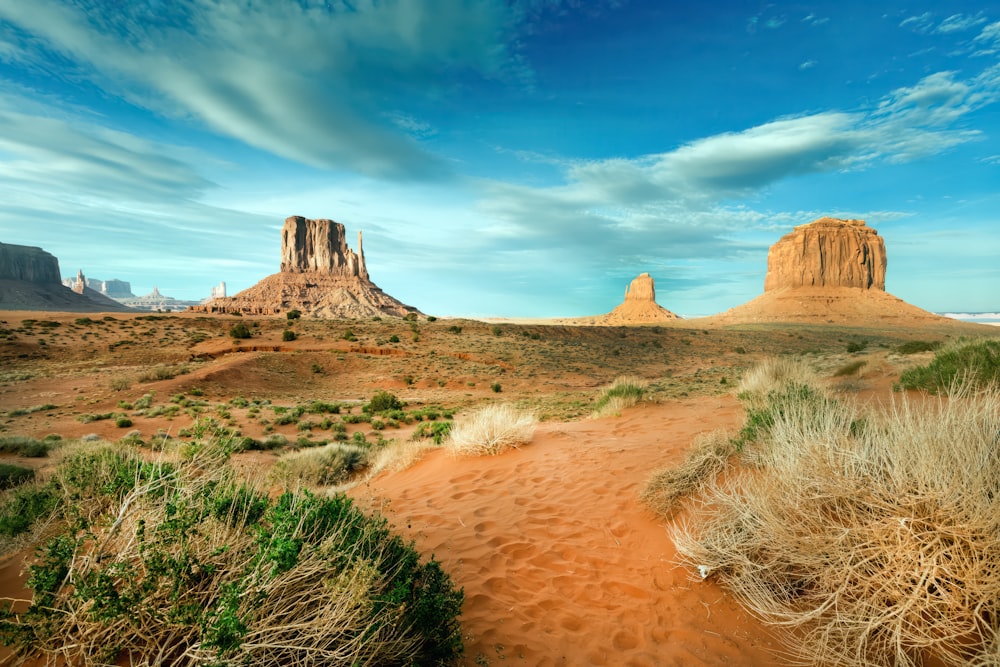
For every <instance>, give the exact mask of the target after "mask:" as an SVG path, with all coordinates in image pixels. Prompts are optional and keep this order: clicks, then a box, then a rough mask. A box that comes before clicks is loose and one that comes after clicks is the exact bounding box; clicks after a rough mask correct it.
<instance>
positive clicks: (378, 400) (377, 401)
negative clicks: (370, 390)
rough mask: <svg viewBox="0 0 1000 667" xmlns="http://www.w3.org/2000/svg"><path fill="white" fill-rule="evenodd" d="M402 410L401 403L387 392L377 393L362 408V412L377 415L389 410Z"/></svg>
mask: <svg viewBox="0 0 1000 667" xmlns="http://www.w3.org/2000/svg"><path fill="white" fill-rule="evenodd" d="M402 408H403V402H402V401H401V400H399V398H397V397H396V396H395V395H394V394H390V393H389V392H387V391H379V392H376V393H375V395H374V396H372V398H371V400H370V401H369V402H368V403H367V405H365V406H364V411H365V412H368V413H371V414H378V413H381V412H386V411H389V410H401V409H402Z"/></svg>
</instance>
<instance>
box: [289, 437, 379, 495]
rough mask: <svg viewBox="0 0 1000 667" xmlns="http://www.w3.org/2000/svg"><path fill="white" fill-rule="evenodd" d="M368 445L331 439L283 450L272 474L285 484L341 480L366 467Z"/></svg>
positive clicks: (337, 481)
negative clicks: (306, 447) (320, 443)
mask: <svg viewBox="0 0 1000 667" xmlns="http://www.w3.org/2000/svg"><path fill="white" fill-rule="evenodd" d="M368 463H369V458H368V448H367V447H359V446H357V445H349V444H343V443H339V442H335V443H330V444H328V445H324V446H322V447H311V448H309V449H304V450H301V451H297V452H290V453H288V454H285V455H284V456H282V457H281V458H280V459H278V461H277V463H275V464H274V469H273V471H272V476H273V477H274V478H275V479H276V480H278V481H279V482H281V483H282V484H284V485H286V486H294V485H296V484H300V483H304V484H310V485H313V486H330V485H334V484H342V483H344V482H346V481H348V480H349V479H350V478H351V477H352V476H353V475H355V474H357V473H359V472H361V471H363V470H364V469H365V468H367V467H368Z"/></svg>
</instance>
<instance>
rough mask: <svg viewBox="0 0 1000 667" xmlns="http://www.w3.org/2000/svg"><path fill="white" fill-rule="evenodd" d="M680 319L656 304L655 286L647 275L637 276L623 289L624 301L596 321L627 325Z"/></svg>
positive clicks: (651, 278)
mask: <svg viewBox="0 0 1000 667" xmlns="http://www.w3.org/2000/svg"><path fill="white" fill-rule="evenodd" d="M677 319H680V317H679V316H678V315H675V314H674V313H672V312H670V311H669V310H667V309H666V308H664V307H663V306H661V305H659V304H658V303H656V286H655V284H654V282H653V277H652V276H651V275H649V274H648V273H641V274H639V275H638V276H637V277H636V278H635V279H634V280H632V282H631V283H629V285H628V287H626V288H625V300H624V301H623V302H622V303H621V305H619V306H618V307H617V308H615V309H614V310H612V311H611V312H610V313H608V314H607V315H604V316H602V317H601V318H599V320H598V322H597V323H598V324H610V325H616V324H620V325H628V324H647V323H651V322H667V321H670V320H677Z"/></svg>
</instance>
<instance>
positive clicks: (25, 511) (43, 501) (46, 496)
mask: <svg viewBox="0 0 1000 667" xmlns="http://www.w3.org/2000/svg"><path fill="white" fill-rule="evenodd" d="M58 499H59V496H58V494H57V492H56V489H55V487H54V486H53V485H52V484H45V485H39V484H23V485H21V486H18V487H17V488H15V489H13V490H12V491H11V492H10V495H7V496H6V497H5V498H4V501H3V504H2V505H0V536H3V537H16V536H17V535H20V534H21V533H25V532H27V531H28V530H29V529H30V528H31V527H32V525H34V523H35V521H37V520H38V519H41V518H44V517H47V516H49V515H50V514H51V513H52V512H53V511H54V510H55V509H56V507H57V506H58ZM0 637H2V630H0Z"/></svg>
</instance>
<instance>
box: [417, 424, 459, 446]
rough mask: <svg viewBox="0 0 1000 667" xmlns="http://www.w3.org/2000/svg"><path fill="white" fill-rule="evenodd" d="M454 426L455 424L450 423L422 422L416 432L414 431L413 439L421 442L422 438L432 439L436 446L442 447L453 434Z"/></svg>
mask: <svg viewBox="0 0 1000 667" xmlns="http://www.w3.org/2000/svg"><path fill="white" fill-rule="evenodd" d="M453 424H454V422H450V421H442V422H421V423H420V424H419V425H418V426H417V428H416V430H414V431H413V435H412V436H411V439H413V440H420V439H422V438H430V439H432V440H433V441H434V444H436V445H440V444H441V442H442V441H443V440H444V439H445V438H447V437H448V435H449V434H450V433H451V427H452V426H453Z"/></svg>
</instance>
